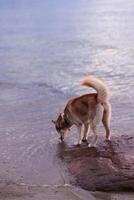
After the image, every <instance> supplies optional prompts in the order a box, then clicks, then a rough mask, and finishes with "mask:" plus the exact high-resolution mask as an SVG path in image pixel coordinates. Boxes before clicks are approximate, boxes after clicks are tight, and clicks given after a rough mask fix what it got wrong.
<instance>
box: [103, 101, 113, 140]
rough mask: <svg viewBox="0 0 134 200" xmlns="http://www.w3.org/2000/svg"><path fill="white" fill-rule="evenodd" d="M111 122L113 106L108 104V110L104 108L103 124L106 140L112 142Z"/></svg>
mask: <svg viewBox="0 0 134 200" xmlns="http://www.w3.org/2000/svg"><path fill="white" fill-rule="evenodd" d="M110 120H111V105H110V104H108V106H107V107H106V108H105V107H104V113H103V119H102V123H103V125H104V128H105V130H106V140H110V138H111V133H110Z"/></svg>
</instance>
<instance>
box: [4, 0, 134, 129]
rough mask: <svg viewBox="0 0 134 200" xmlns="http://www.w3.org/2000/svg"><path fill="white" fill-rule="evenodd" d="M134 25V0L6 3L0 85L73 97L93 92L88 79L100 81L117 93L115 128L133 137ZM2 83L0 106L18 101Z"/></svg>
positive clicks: (115, 100) (114, 105)
mask: <svg viewBox="0 0 134 200" xmlns="http://www.w3.org/2000/svg"><path fill="white" fill-rule="evenodd" d="M133 21H134V2H133V0H129V1H125V0H118V1H117V0H113V1H107V0H102V1H88V0H85V1H82V0H77V1H71V2H68V1H67V0H63V1H61V0H55V1H48V0H46V1H41V0H39V1H38V2H37V1H35V0H33V1H32V0H28V1H27V0H20V1H17V0H7V1H4V0H1V1H0V35H1V37H0V82H1V83H2V84H3V83H4V84H6V86H5V87H6V88H7V87H8V85H11V84H12V85H14V87H21V88H22V87H25V89H26V88H27V89H28V88H29V87H31V85H33V88H34V87H38V86H39V87H40V86H41V85H42V86H44V87H48V88H49V89H50V90H51V89H54V91H60V92H62V93H63V94H65V95H66V96H68V97H72V96H75V95H78V94H81V93H84V91H89V90H86V89H85V90H84V89H83V88H81V87H80V86H79V83H80V81H81V79H82V78H83V77H84V76H87V75H89V74H92V75H96V76H99V77H101V78H104V79H106V80H107V82H108V84H109V85H110V87H111V90H112V94H113V97H112V104H113V129H114V130H115V129H120V130H122V131H130V132H132V131H133V126H132V123H133V119H134V114H133V111H132V110H133V108H134V106H133V101H132V99H133V98H134V92H133V86H134V81H133V77H134V59H133V58H134V23H133ZM2 84H1V85H0V88H1V90H2V92H3V93H2V95H1V97H0V100H1V101H4V100H5V99H7V98H9V99H10V98H18V97H17V94H18V96H19V94H20V91H19V89H15V94H14V95H12V91H13V90H10V92H9V88H8V89H7V90H4V89H3V88H2V87H3V86H2ZM18 85H19V86H18ZM35 90H36V89H35ZM22 96H23V92H22ZM117 127H118V128H117ZM128 127H129V130H128Z"/></svg>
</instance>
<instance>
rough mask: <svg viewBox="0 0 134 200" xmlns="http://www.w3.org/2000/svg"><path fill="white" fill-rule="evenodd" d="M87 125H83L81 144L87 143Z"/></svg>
mask: <svg viewBox="0 0 134 200" xmlns="http://www.w3.org/2000/svg"><path fill="white" fill-rule="evenodd" d="M88 131H89V124H84V131H83V139H82V142H87V139H88Z"/></svg>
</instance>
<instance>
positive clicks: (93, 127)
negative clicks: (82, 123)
mask: <svg viewBox="0 0 134 200" xmlns="http://www.w3.org/2000/svg"><path fill="white" fill-rule="evenodd" d="M91 129H92V131H93V133H94V140H93V141H92V143H91V144H89V145H88V147H95V146H96V143H97V139H98V133H97V127H96V126H91Z"/></svg>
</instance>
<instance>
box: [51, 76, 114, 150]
mask: <svg viewBox="0 0 134 200" xmlns="http://www.w3.org/2000/svg"><path fill="white" fill-rule="evenodd" d="M82 85H84V86H89V87H92V88H94V89H95V90H96V91H97V93H91V94H85V95H82V96H79V97H76V98H74V99H72V100H69V101H68V103H67V105H66V107H65V109H64V112H63V113H60V115H59V116H58V118H57V120H56V121H53V120H52V122H53V123H54V124H55V127H56V130H57V131H58V133H59V134H60V139H61V141H63V140H64V137H65V134H66V132H67V131H68V130H69V129H70V128H71V127H72V126H73V125H76V127H77V129H78V133H79V140H78V144H79V145H80V144H81V142H82V141H83V142H87V138H88V130H89V127H90V128H91V130H92V131H93V133H94V140H93V141H92V143H91V144H89V145H88V146H95V145H96V143H97V138H98V131H97V127H98V124H99V123H100V122H101V121H102V123H103V125H104V128H105V130H106V139H107V140H110V136H111V133H110V119H111V105H110V102H109V98H110V92H109V89H108V87H107V85H106V84H105V83H104V82H103V81H102V80H100V79H98V78H96V77H93V76H89V77H87V78H85V79H84V80H83V82H82Z"/></svg>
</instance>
